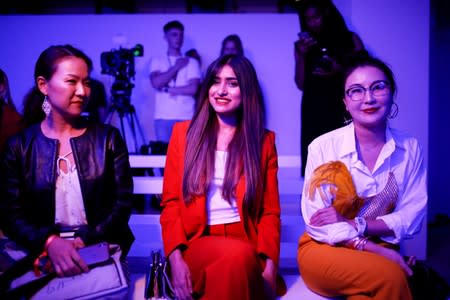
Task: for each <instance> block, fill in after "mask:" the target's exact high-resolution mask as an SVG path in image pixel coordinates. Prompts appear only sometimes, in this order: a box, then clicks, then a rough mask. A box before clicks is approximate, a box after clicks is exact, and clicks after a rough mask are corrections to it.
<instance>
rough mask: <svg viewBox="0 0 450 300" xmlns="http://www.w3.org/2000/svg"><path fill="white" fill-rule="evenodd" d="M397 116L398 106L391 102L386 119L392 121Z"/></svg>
mask: <svg viewBox="0 0 450 300" xmlns="http://www.w3.org/2000/svg"><path fill="white" fill-rule="evenodd" d="M397 115H398V105H397V103H395V102H392V105H391V111H390V112H389V115H388V118H389V119H393V118H395V117H396V116H397Z"/></svg>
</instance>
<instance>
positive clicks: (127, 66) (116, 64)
mask: <svg viewBox="0 0 450 300" xmlns="http://www.w3.org/2000/svg"><path fill="white" fill-rule="evenodd" d="M143 55H144V47H143V46H142V45H141V44H137V45H136V46H135V47H134V48H131V49H125V48H119V49H118V50H111V51H108V52H103V53H102V54H101V57H100V60H101V66H102V74H109V75H113V76H116V77H117V78H131V77H134V74H135V70H134V57H135V56H143Z"/></svg>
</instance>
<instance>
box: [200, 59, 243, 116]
mask: <svg viewBox="0 0 450 300" xmlns="http://www.w3.org/2000/svg"><path fill="white" fill-rule="evenodd" d="M208 98H209V103H210V104H211V106H212V107H213V109H214V111H215V112H216V114H217V116H218V117H219V118H220V119H223V120H225V119H227V120H234V121H235V120H236V117H237V111H238V109H239V108H240V107H241V105H242V96H241V89H240V87H239V82H238V80H237V78H236V74H235V73H234V71H233V69H232V68H231V67H230V66H229V65H225V66H223V68H222V69H221V70H220V71H219V72H218V73H217V74H216V76H215V78H214V82H213V84H212V85H211V87H210V88H209V92H208Z"/></svg>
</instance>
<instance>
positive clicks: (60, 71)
mask: <svg viewBox="0 0 450 300" xmlns="http://www.w3.org/2000/svg"><path fill="white" fill-rule="evenodd" d="M88 61H89V58H88V57H87V56H86V55H85V54H84V53H83V52H82V51H80V50H79V49H77V48H74V47H73V46H71V45H56V46H50V47H48V48H47V49H45V50H44V51H43V52H42V53H41V54H40V56H39V58H38V60H37V62H36V65H35V71H34V78H35V87H34V89H33V90H32V92H30V93H33V94H34V96H32V97H29V98H27V102H26V106H27V111H29V112H30V114H31V111H32V109H38V108H39V109H40V111H41V112H42V113H39V112H38V111H35V112H34V115H36V116H38V118H37V119H36V120H37V123H35V124H34V125H31V126H30V127H28V128H27V129H25V130H23V131H22V132H21V133H19V134H17V135H15V136H14V137H12V138H10V139H9V140H8V145H7V147H6V151H5V152H4V155H3V157H2V159H1V161H0V178H2V180H1V182H0V223H1V228H2V229H3V231H4V233H5V235H6V236H8V237H9V238H10V239H11V240H12V241H14V242H16V243H17V244H19V245H20V246H22V247H24V248H25V249H27V250H28V252H29V255H34V256H36V257H37V256H38V255H39V254H40V253H43V252H44V251H45V252H46V253H47V254H48V257H49V259H50V261H51V266H52V270H53V271H54V272H56V273H57V275H58V276H73V275H76V274H79V273H81V272H87V271H88V268H87V265H86V263H85V262H84V261H83V260H82V258H81V257H80V255H79V254H78V252H77V249H78V248H81V247H84V246H87V245H90V244H95V243H98V242H108V243H112V244H119V245H120V246H121V248H122V250H123V252H122V259H123V260H124V259H125V257H126V255H127V252H128V250H129V249H130V247H131V244H132V242H133V240H134V236H133V234H132V232H131V230H130V228H129V226H128V220H129V217H130V214H131V206H132V203H131V195H132V193H133V180H132V176H131V171H130V165H129V159H128V152H127V148H126V145H125V143H124V141H123V140H122V137H121V136H120V132H119V130H118V129H116V128H115V127H112V126H109V125H105V124H98V123H97V124H86V123H84V122H83V121H84V120H83V119H82V118H81V113H82V111H83V109H84V105H85V104H86V101H88V98H89V94H90V86H89V67H88V65H89V63H88ZM33 101H38V103H33ZM64 228H66V229H71V230H70V231H71V233H72V234H73V239H72V240H67V239H63V238H62V237H60V233H62V230H63V229H64Z"/></svg>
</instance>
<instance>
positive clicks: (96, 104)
mask: <svg viewBox="0 0 450 300" xmlns="http://www.w3.org/2000/svg"><path fill="white" fill-rule="evenodd" d="M88 68H89V72H90V73H92V71H93V69H94V66H93V63H92V60H89V64H88ZM89 85H90V88H91V94H90V95H89V100H88V101H87V103H86V106H85V107H84V111H83V112H82V113H81V114H82V115H83V117H85V118H86V119H87V120H89V121H90V122H99V123H103V122H104V121H105V118H106V112H107V111H106V108H107V106H108V101H107V99H106V90H105V85H104V84H103V82H101V81H100V80H97V79H94V78H92V77H91V78H90V81H89Z"/></svg>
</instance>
